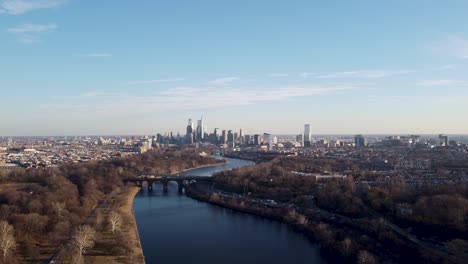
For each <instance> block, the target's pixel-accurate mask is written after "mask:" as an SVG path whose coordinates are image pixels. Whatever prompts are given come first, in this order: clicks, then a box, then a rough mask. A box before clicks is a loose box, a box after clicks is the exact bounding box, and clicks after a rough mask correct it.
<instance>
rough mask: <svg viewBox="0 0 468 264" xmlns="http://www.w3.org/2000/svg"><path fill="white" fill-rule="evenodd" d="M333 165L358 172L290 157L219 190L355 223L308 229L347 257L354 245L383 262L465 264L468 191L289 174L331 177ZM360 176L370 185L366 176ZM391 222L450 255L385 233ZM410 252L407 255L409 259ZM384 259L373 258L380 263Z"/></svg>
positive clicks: (226, 175) (227, 181) (219, 179)
mask: <svg viewBox="0 0 468 264" xmlns="http://www.w3.org/2000/svg"><path fill="white" fill-rule="evenodd" d="M329 166H342V168H341V169H343V170H345V169H353V165H352V164H348V163H346V162H341V163H340V162H338V163H337V162H335V161H328V160H325V161H323V160H314V159H311V160H310V163H308V162H307V160H306V159H302V160H300V162H297V163H293V162H291V159H290V158H285V160H281V159H276V160H273V161H271V162H267V163H262V164H258V165H255V166H250V167H244V168H240V169H236V170H232V171H228V172H222V173H219V174H218V175H217V176H216V184H217V185H218V187H220V188H224V189H226V190H229V191H235V192H238V193H242V192H245V191H246V192H247V193H248V194H249V195H250V196H253V197H259V198H267V199H275V200H276V201H279V202H286V203H294V204H296V205H298V206H300V207H301V208H308V207H310V203H313V204H314V206H318V207H319V208H321V209H323V210H327V211H328V212H331V213H334V214H336V215H341V216H343V219H348V220H350V221H348V222H349V223H348V222H347V221H345V220H343V221H341V222H340V223H337V221H331V222H330V223H327V221H324V222H322V220H323V219H315V221H317V222H315V223H314V224H311V223H309V224H308V225H307V228H308V230H310V231H312V232H313V233H314V235H315V237H316V238H318V239H319V240H320V242H321V243H322V244H324V245H327V250H328V251H330V250H331V251H336V252H335V253H339V252H343V249H340V248H337V247H338V246H339V245H342V244H343V243H351V244H354V245H355V246H356V245H359V246H356V248H361V249H366V250H368V251H369V252H373V253H374V255H376V256H378V255H381V257H382V258H381V259H393V260H394V261H397V262H400V261H402V260H403V259H405V258H406V259H405V260H406V261H410V260H411V261H413V260H420V261H421V260H423V259H424V260H426V261H429V262H432V263H439V262H446V263H463V262H464V261H465V260H466V259H468V239H467V237H468V232H467V229H468V186H467V185H451V186H443V187H437V188H432V189H427V190H415V189H411V188H409V187H408V186H406V185H405V184H404V182H402V181H401V180H393V181H390V182H389V183H388V184H387V185H386V186H385V187H374V188H369V186H361V185H360V184H357V183H356V180H355V179H354V178H353V177H352V176H351V177H347V178H346V179H344V180H342V179H340V180H319V181H315V179H314V178H313V177H307V176H297V175H294V174H291V173H289V171H291V170H294V171H304V172H323V171H324V170H327V169H328V168H329ZM359 175H360V177H361V179H364V180H365V174H359ZM306 215H307V214H306ZM308 219H309V220H311V219H314V215H313V214H310V216H309V218H308ZM383 221H391V222H393V223H395V224H397V225H398V226H400V227H402V228H403V229H404V230H405V231H407V232H409V233H410V234H411V235H414V236H416V237H418V238H420V239H421V240H423V241H428V244H429V245H437V246H438V247H440V248H442V254H438V253H437V251H432V250H431V249H430V246H429V249H427V250H425V249H418V248H413V246H411V245H409V244H410V243H408V242H407V241H405V240H404V239H402V238H401V237H399V236H398V235H397V234H395V233H394V232H392V230H388V229H385V228H384V225H382V222H383ZM350 223H351V224H350ZM319 224H320V225H319ZM346 225H348V226H346ZM349 225H350V226H349ZM319 226H321V227H320V228H319ZM345 240H346V242H345ZM393 251H394V252H393ZM402 252H405V255H406V256H403V255H401V254H402ZM335 253H333V254H335ZM348 253H349V252H348ZM348 253H347V254H348ZM354 253H355V254H359V252H354ZM397 256H401V258H398V257H397ZM344 257H346V256H344ZM355 257H357V256H355ZM404 257H405V258H404ZM377 258H378V257H372V259H373V260H372V261H376V259H377ZM442 260H443V261H442ZM367 263H371V262H367ZM465 263H466V262H465Z"/></svg>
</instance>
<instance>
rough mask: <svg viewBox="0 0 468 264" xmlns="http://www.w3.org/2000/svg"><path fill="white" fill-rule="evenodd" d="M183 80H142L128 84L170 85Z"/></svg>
mask: <svg viewBox="0 0 468 264" xmlns="http://www.w3.org/2000/svg"><path fill="white" fill-rule="evenodd" d="M183 80H185V79H184V78H166V79H155V80H144V81H132V82H129V83H128V84H152V83H171V82H180V81H183Z"/></svg>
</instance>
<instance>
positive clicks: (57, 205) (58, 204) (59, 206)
mask: <svg viewBox="0 0 468 264" xmlns="http://www.w3.org/2000/svg"><path fill="white" fill-rule="evenodd" d="M53 206H54V210H55V212H56V213H57V216H58V217H61V216H62V211H63V209H65V203H63V202H54V203H53Z"/></svg>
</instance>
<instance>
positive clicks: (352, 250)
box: [185, 185, 392, 263]
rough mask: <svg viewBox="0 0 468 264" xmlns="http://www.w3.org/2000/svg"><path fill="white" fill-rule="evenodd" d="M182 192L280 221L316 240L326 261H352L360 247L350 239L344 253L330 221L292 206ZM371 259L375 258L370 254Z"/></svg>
mask: <svg viewBox="0 0 468 264" xmlns="http://www.w3.org/2000/svg"><path fill="white" fill-rule="evenodd" d="M185 194H186V195H187V196H188V197H190V198H193V199H196V200H199V201H203V202H207V203H210V204H214V205H218V206H221V207H225V208H229V209H232V210H235V211H238V212H242V213H248V214H252V215H256V216H259V217H262V218H266V219H270V220H273V221H278V222H281V223H284V224H286V225H288V226H290V227H291V228H293V230H295V231H296V232H299V233H301V234H303V235H305V236H306V237H307V238H308V239H309V240H310V241H311V242H312V243H318V244H319V246H320V251H321V255H322V257H324V258H325V259H326V260H327V261H328V262H330V263H343V262H345V263H346V262H354V261H355V259H356V255H355V254H357V253H358V252H360V251H359V250H360V247H359V246H358V245H357V244H355V243H354V242H350V244H349V247H348V251H347V252H344V251H343V250H342V249H341V248H340V247H342V244H343V242H342V241H339V243H338V244H337V245H334V244H333V239H336V237H333V227H332V225H331V224H328V223H327V221H324V220H325V219H323V218H320V217H314V216H313V215H312V214H310V212H307V211H304V210H302V209H301V208H298V207H296V206H293V205H282V206H277V205H265V204H262V203H258V202H253V201H249V200H246V199H242V198H239V197H236V196H225V195H219V194H218V193H216V192H210V191H208V190H205V189H200V188H197V187H196V185H195V186H192V187H191V188H188V189H187V190H186V192H185ZM343 227H344V228H345V231H346V230H349V228H350V227H349V226H348V227H346V226H345V225H343ZM346 232H347V231H346ZM350 233H351V232H350ZM350 235H351V234H350ZM342 239H345V238H342ZM347 239H349V237H348V238H347ZM343 241H344V240H343ZM350 241H351V240H350ZM367 254H369V253H367ZM373 260H374V261H376V259H375V258H374V257H373ZM366 263H367V262H366ZM369 263H370V262H369ZM373 263H374V262H373ZM389 263H392V262H389Z"/></svg>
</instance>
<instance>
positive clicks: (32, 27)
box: [7, 23, 58, 43]
mask: <svg viewBox="0 0 468 264" xmlns="http://www.w3.org/2000/svg"><path fill="white" fill-rule="evenodd" d="M57 28H58V26H57V25H56V24H55V23H49V24H31V23H25V24H21V25H19V26H16V27H12V28H8V29H7V32H8V33H11V34H13V35H15V36H16V37H17V38H18V40H19V41H20V42H25V43H29V42H37V41H40V40H41V36H42V35H44V34H47V33H50V32H52V31H55V30H56V29H57Z"/></svg>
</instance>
